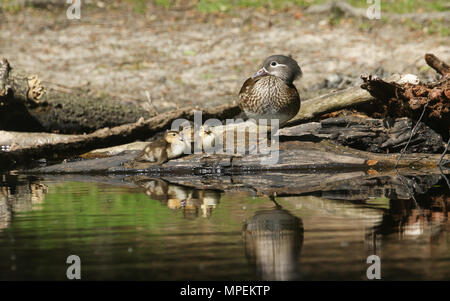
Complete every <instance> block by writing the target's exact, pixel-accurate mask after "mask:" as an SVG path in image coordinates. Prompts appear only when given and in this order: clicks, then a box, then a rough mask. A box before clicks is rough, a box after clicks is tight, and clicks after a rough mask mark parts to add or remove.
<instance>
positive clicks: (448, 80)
mask: <svg viewBox="0 0 450 301" xmlns="http://www.w3.org/2000/svg"><path fill="white" fill-rule="evenodd" d="M425 58H426V61H427V63H429V64H430V66H431V67H432V68H434V69H435V70H436V71H437V72H439V73H441V74H444V75H445V76H444V77H443V79H442V80H441V81H439V82H437V83H427V84H425V83H420V82H419V83H409V82H405V83H401V82H400V83H398V82H392V81H389V80H388V81H385V80H382V79H380V78H376V77H372V76H362V79H363V81H364V83H363V84H362V85H361V88H363V89H365V90H367V91H368V92H369V93H370V94H371V95H373V96H374V97H375V98H376V99H377V101H376V103H377V105H378V111H376V112H374V113H373V114H372V116H373V117H376V118H384V117H388V116H391V117H395V118H398V117H409V118H411V119H414V120H417V119H418V117H419V116H421V115H422V114H421V113H422V112H423V110H424V108H425V115H424V118H423V122H424V123H426V124H427V125H428V126H430V127H431V128H432V129H434V130H435V131H436V132H438V133H439V134H441V135H442V136H443V138H444V139H447V138H448V136H449V129H450V77H449V76H448V74H449V73H448V70H449V68H448V65H446V64H445V63H444V62H442V61H441V60H439V59H438V58H437V57H435V56H434V55H432V54H427V55H426V56H425Z"/></svg>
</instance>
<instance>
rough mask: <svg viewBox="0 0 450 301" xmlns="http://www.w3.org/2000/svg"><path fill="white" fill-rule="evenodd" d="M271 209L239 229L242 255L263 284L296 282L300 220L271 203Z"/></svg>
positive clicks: (256, 215) (300, 242)
mask: <svg viewBox="0 0 450 301" xmlns="http://www.w3.org/2000/svg"><path fill="white" fill-rule="evenodd" d="M272 200H273V201H274V203H275V207H274V208H273V209H267V210H261V211H257V212H256V213H255V215H254V216H253V217H252V218H250V219H249V220H247V221H246V222H245V224H244V228H243V238H244V245H245V254H246V256H247V259H248V260H249V261H250V263H251V264H253V265H256V268H257V270H258V273H259V274H260V276H261V278H262V279H263V280H296V279H299V270H298V264H299V257H300V251H301V248H302V244H303V223H302V220H301V219H300V218H298V217H296V216H294V215H292V214H291V213H290V212H289V211H287V210H284V209H282V208H281V206H279V205H278V204H277V203H276V202H275V200H274V199H273V198H272Z"/></svg>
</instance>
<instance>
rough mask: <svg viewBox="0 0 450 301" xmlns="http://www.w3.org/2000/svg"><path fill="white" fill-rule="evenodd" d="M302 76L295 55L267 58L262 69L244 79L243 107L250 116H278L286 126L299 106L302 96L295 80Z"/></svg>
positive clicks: (241, 103) (271, 117)
mask: <svg viewBox="0 0 450 301" xmlns="http://www.w3.org/2000/svg"><path fill="white" fill-rule="evenodd" d="M274 62H275V63H276V65H275V66H273V64H274ZM271 64H272V65H271ZM300 75H301V70H300V67H299V66H298V65H297V62H295V60H293V59H292V58H289V57H285V56H280V55H277V56H270V57H268V58H267V59H266V60H265V62H264V64H263V68H262V69H261V70H260V71H258V72H257V73H256V74H255V75H254V76H253V77H251V78H249V79H247V80H246V81H245V82H244V85H243V86H242V88H241V90H240V92H239V106H240V108H241V109H242V111H244V112H245V114H246V115H247V117H249V118H253V119H255V120H259V119H268V120H270V119H278V120H279V121H280V125H283V124H284V123H286V122H287V121H288V120H290V119H291V118H293V117H294V116H295V115H296V114H297V113H298V111H299V109H300V95H299V94H298V91H297V89H296V88H295V86H294V84H293V83H292V82H293V80H294V79H295V78H296V77H298V76H300Z"/></svg>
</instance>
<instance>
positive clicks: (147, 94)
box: [145, 91, 159, 115]
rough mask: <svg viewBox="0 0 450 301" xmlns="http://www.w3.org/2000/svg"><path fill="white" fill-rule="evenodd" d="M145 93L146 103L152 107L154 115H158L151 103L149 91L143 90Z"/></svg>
mask: <svg viewBox="0 0 450 301" xmlns="http://www.w3.org/2000/svg"><path fill="white" fill-rule="evenodd" d="M145 95H146V96H147V102H148V104H149V105H150V108H152V109H153V111H154V113H155V115H158V114H159V113H158V111H157V110H156V108H155V106H154V105H153V102H152V98H151V97H150V92H148V91H145Z"/></svg>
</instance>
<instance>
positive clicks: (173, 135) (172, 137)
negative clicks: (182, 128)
mask: <svg viewBox="0 0 450 301" xmlns="http://www.w3.org/2000/svg"><path fill="white" fill-rule="evenodd" d="M164 139H165V140H166V141H167V143H170V144H175V143H178V142H183V135H181V134H180V133H179V132H177V131H167V132H166V133H165V135H164Z"/></svg>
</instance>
